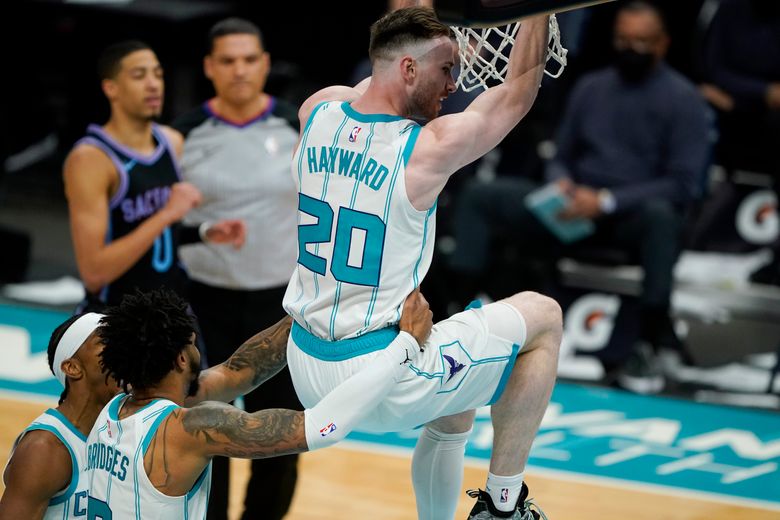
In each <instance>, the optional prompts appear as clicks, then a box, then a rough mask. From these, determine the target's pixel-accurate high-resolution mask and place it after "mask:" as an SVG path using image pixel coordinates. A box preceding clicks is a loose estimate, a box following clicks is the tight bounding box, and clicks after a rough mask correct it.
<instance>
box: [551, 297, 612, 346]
mask: <svg viewBox="0 0 780 520" xmlns="http://www.w3.org/2000/svg"><path fill="white" fill-rule="evenodd" d="M618 310H620V297H618V296H616V295H614V294H600V293H589V294H586V295H584V296H581V297H580V298H578V299H576V300H575V301H574V302H573V303H572V304H571V305H570V306H569V308H568V310H567V311H566V317H565V322H564V328H565V333H564V335H563V336H564V339H565V341H566V342H567V343H568V344H569V345H568V346H569V347H570V348H571V349H576V350H581V351H585V352H595V351H597V350H601V349H603V348H604V347H606V346H607V343H609V338H610V337H612V331H613V330H614V328H615V316H617V313H618Z"/></svg>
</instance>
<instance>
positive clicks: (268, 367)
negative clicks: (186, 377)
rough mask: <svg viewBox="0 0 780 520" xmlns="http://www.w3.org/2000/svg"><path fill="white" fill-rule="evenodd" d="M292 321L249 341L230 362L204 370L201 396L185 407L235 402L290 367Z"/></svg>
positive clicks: (279, 323)
mask: <svg viewBox="0 0 780 520" xmlns="http://www.w3.org/2000/svg"><path fill="white" fill-rule="evenodd" d="M291 325H292V319H291V318H290V317H289V316H286V317H284V318H283V319H282V320H280V321H279V322H278V323H276V324H275V325H272V326H270V327H268V328H267V329H265V330H264V331H262V332H259V333H257V334H255V335H254V336H252V337H251V338H249V339H248V340H246V341H245V342H244V344H243V345H241V346H240V347H238V349H237V350H236V351H235V352H234V353H233V355H232V356H230V357H229V358H228V359H227V361H225V362H224V363H221V364H219V365H217V366H215V367H212V368H209V369H208V370H204V371H203V372H202V373H201V375H200V378H199V389H198V393H197V394H196V395H195V396H194V397H188V398H187V400H186V401H185V402H184V405H185V406H193V405H195V404H197V403H199V402H201V401H206V400H209V401H223V402H228V401H232V400H233V399H235V398H236V397H238V396H240V395H244V394H246V393H247V392H250V391H252V390H254V389H255V388H257V387H258V386H259V385H260V384H262V383H263V382H264V381H267V380H268V379H270V378H271V377H273V376H274V375H276V374H277V373H278V372H279V371H280V370H281V369H282V368H284V366H285V365H287V337H288V336H289V335H290V326H291Z"/></svg>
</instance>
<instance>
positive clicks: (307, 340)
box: [292, 321, 398, 361]
mask: <svg viewBox="0 0 780 520" xmlns="http://www.w3.org/2000/svg"><path fill="white" fill-rule="evenodd" d="M397 335H398V327H395V326H392V327H385V328H384V329H379V330H375V331H373V332H369V333H367V334H363V335H362V336H360V337H358V338H351V339H343V340H340V341H328V340H324V339H320V338H318V337H317V336H315V335H314V334H312V333H310V332H309V331H308V330H306V329H305V328H303V327H301V326H300V325H298V323H297V322H295V321H294V322H293V325H292V338H293V341H295V344H296V345H298V348H300V349H301V350H302V351H304V352H305V353H306V354H308V355H310V356H312V357H315V358H317V359H321V360H322V361H344V360H345V359H351V358H353V357H357V356H362V355H363V354H368V353H370V352H376V351H377V350H382V349H384V348H386V347H387V346H388V345H389V344H390V343H391V342H392V341H393V340H394V339H395V337H396V336H397Z"/></svg>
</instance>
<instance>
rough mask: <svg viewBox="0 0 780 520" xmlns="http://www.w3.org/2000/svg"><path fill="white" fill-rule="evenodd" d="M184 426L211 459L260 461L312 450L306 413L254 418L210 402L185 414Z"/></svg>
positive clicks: (276, 411)
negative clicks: (305, 428)
mask: <svg viewBox="0 0 780 520" xmlns="http://www.w3.org/2000/svg"><path fill="white" fill-rule="evenodd" d="M181 423H182V427H183V428H184V431H185V432H187V433H188V434H189V435H191V436H193V437H195V438H197V439H198V440H199V441H200V442H202V443H203V444H204V447H205V448H206V450H205V451H206V452H207V453H209V454H210V455H225V456H228V457H240V458H245V459H250V458H251V459H259V458H265V457H274V456H276V455H286V454H291V453H301V452H304V451H307V449H308V448H307V445H306V434H305V431H304V415H303V412H295V411H293V410H282V409H269V410H260V411H258V412H255V413H251V414H250V413H246V412H244V411H241V410H239V409H237V408H235V407H233V406H230V405H227V404H223V403H215V402H207V403H203V404H201V405H198V406H196V407H194V408H190V409H189V410H186V411H183V413H182V414H181Z"/></svg>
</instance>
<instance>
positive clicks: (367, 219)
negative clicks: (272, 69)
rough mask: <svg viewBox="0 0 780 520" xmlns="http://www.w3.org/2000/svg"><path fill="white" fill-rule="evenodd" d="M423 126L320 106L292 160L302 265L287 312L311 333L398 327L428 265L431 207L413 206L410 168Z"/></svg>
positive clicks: (336, 334)
mask: <svg viewBox="0 0 780 520" xmlns="http://www.w3.org/2000/svg"><path fill="white" fill-rule="evenodd" d="M419 132H420V126H419V125H418V124H417V123H415V122H414V121H411V120H409V119H404V118H402V117H397V116H390V115H379V114H360V113H358V112H356V111H355V110H354V109H352V107H351V106H350V105H349V104H348V103H342V102H330V103H323V104H320V105H318V106H317V108H316V109H315V110H314V113H313V114H312V115H311V117H310V118H309V121H308V122H307V124H306V128H305V129H304V131H303V134H302V136H301V142H300V144H299V145H298V149H297V150H296V153H295V155H294V157H293V175H294V177H295V181H296V182H297V183H298V264H297V266H296V268H295V271H294V272H293V275H292V278H291V280H290V284H289V285H288V287H287V293H286V294H285V297H284V308H285V309H286V310H287V312H288V313H289V314H290V315H291V316H292V317H293V318H294V319H295V321H296V322H298V324H299V325H301V326H303V327H305V328H306V329H307V330H308V331H309V332H310V333H312V334H314V335H315V336H317V337H319V338H322V339H327V340H330V341H333V340H341V339H346V338H354V337H357V336H361V335H362V334H365V333H366V332H369V331H372V330H377V329H381V328H383V327H386V326H388V325H392V324H395V323H397V322H398V320H399V319H400V316H401V307H402V306H403V302H404V299H405V298H406V296H407V295H408V294H409V293H410V292H411V291H412V290H413V289H414V288H415V287H417V286H418V285H419V284H420V281H421V280H422V279H423V277H424V276H425V274H426V273H427V272H428V268H429V266H430V264H431V258H432V256H433V242H434V241H433V237H434V234H435V222H436V215H435V205H434V207H432V208H431V209H430V210H428V211H418V210H416V209H414V207H412V204H411V202H410V201H409V197H408V196H407V194H406V182H405V171H406V164H407V162H408V160H409V157H410V156H411V154H412V150H413V149H414V144H415V141H416V140H417V136H418V134H419Z"/></svg>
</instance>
